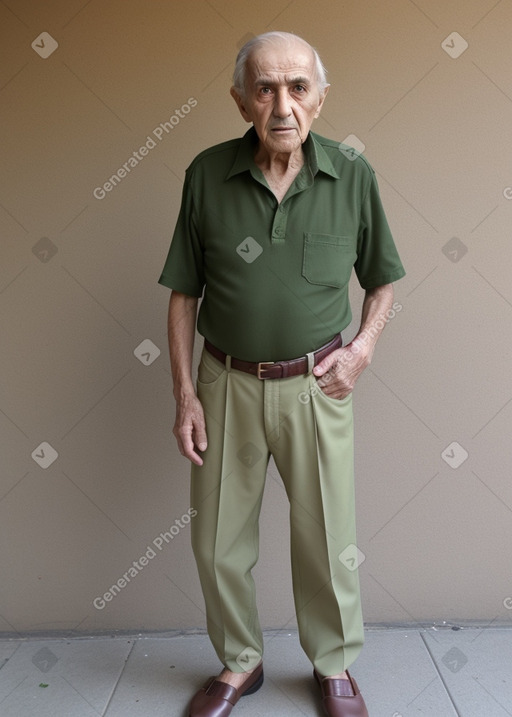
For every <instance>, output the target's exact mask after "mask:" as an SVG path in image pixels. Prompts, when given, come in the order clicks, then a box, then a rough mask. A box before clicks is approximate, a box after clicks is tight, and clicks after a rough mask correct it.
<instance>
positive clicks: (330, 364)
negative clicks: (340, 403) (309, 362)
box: [313, 342, 372, 400]
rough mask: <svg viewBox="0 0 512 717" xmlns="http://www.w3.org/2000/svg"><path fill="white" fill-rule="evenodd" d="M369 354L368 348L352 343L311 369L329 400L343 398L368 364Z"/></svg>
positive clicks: (333, 352) (370, 352)
mask: <svg viewBox="0 0 512 717" xmlns="http://www.w3.org/2000/svg"><path fill="white" fill-rule="evenodd" d="M371 354H372V351H371V350H370V347H368V346H361V344H360V343H358V344H357V345H355V344H354V342H352V343H350V344H347V346H343V348H341V349H336V350H335V351H332V352H331V353H330V354H329V355H328V356H326V357H325V358H324V359H323V361H321V362H320V363H319V364H318V366H315V368H314V369H313V374H314V375H315V376H317V377H318V379H319V380H318V385H319V386H320V388H321V389H322V391H323V392H324V393H325V394H326V395H327V396H330V397H331V398H337V399H338V400H341V399H343V398H345V397H346V396H348V394H349V393H351V391H352V390H353V388H354V386H355V383H356V381H357V379H358V378H359V376H360V375H361V373H362V372H363V371H364V369H365V368H366V367H367V366H368V364H369V363H370V360H371Z"/></svg>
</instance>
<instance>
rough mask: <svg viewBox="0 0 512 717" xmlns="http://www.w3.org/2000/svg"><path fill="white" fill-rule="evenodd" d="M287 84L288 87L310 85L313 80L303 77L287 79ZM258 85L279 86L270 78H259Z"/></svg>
mask: <svg viewBox="0 0 512 717" xmlns="http://www.w3.org/2000/svg"><path fill="white" fill-rule="evenodd" d="M285 82H286V84H287V85H309V84H310V82H311V80H310V79H309V78H308V77H303V76H302V75H300V76H297V77H290V78H289V79H288V78H285ZM255 84H256V85H275V84H279V83H278V82H276V81H275V80H273V79H272V78H270V77H259V78H258V79H257V80H256V82H255Z"/></svg>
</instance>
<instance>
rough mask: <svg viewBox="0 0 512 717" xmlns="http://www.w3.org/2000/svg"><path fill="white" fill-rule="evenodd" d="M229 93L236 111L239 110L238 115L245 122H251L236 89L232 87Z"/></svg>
mask: <svg viewBox="0 0 512 717" xmlns="http://www.w3.org/2000/svg"><path fill="white" fill-rule="evenodd" d="M229 92H230V95H231V97H232V98H233V99H234V100H235V102H236V105H237V107H238V109H239V110H240V114H241V115H242V117H243V118H244V120H245V121H246V122H252V118H251V116H250V114H249V112H247V109H246V107H245V101H244V99H243V98H242V97H241V95H240V94H239V93H238V91H237V90H236V88H235V87H232V88H231V89H230V91H229Z"/></svg>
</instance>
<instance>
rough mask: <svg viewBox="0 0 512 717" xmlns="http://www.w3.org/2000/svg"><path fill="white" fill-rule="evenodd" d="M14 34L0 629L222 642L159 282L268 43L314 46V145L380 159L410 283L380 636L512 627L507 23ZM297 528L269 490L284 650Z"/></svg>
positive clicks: (378, 466) (101, 24) (160, 18)
mask: <svg viewBox="0 0 512 717" xmlns="http://www.w3.org/2000/svg"><path fill="white" fill-rule="evenodd" d="M0 27H1V28H2V31H1V32H2V38H1V47H2V62H1V63H0V87H1V90H0V103H1V104H0V118H1V136H2V140H3V148H2V163H1V165H2V166H1V172H2V190H1V201H0V204H1V206H0V229H1V262H0V336H1V337H2V338H1V341H2V350H1V352H0V362H1V376H2V380H1V383H0V409H1V412H0V435H1V438H0V440H1V446H2V448H1V487H0V545H1V557H0V561H1V562H0V574H1V575H2V586H1V591H0V595H1V598H0V601H1V605H0V631H1V632H21V633H23V632H34V631H38V630H44V631H52V630H77V631H83V632H88V631H91V632H92V631H100V630H109V629H137V630H138V629H140V630H157V629H158V630H159V629H170V628H193V627H204V612H203V603H202V597H201V593H200V590H199V584H198V580H197V577H196V572H195V566H194V564H193V558H192V553H191V549H190V546H189V537H190V536H189V527H187V523H186V522H185V521H186V520H188V515H186V514H187V510H188V509H189V501H188V465H187V463H186V462H185V460H184V459H182V458H181V456H180V455H179V453H178V451H177V448H176V446H175V443H174V438H173V436H172V434H171V428H172V424H173V418H174V403H173V398H172V391H171V382H170V371H169V365H168V350H167V344H166V340H167V339H166V317H167V303H168V295H169V292H168V291H167V290H166V289H164V288H163V287H161V286H159V285H158V284H157V283H156V282H157V279H158V276H159V274H160V271H161V268H162V265H163V262H164V259H165V256H166V254H167V249H168V246H169V241H170V237H171V233H172V229H173V225H174V222H175V219H176V215H177V210H178V206H179V200H180V193H181V186H182V181H183V177H184V170H185V167H186V166H187V164H188V163H189V162H190V161H191V159H192V157H193V156H194V155H195V154H196V153H197V152H198V151H200V150H201V149H203V148H205V147H206V146H209V145H211V144H213V143H216V142H219V141H222V140H225V139H228V138H230V137H233V136H238V135H240V134H241V133H242V132H244V131H245V129H246V125H245V124H244V123H243V122H242V120H241V118H240V117H239V116H238V115H237V110H236V108H235V106H234V104H233V102H232V100H231V98H230V97H229V94H228V90H229V86H230V73H231V69H232V64H233V60H234V57H235V54H236V52H237V49H238V47H239V46H240V44H241V43H242V42H243V40H244V39H245V38H246V37H247V36H249V34H256V33H259V32H263V31H266V30H269V29H286V30H291V31H294V32H297V33H299V34H302V35H304V37H306V38H307V39H308V40H309V41H310V42H311V43H312V44H314V45H315V46H316V47H317V48H318V49H319V51H320V53H321V55H322V57H323V59H324V61H325V64H326V66H327V68H328V70H329V79H330V81H331V84H332V87H331V91H330V95H329V98H328V101H327V103H326V105H325V109H324V112H323V115H322V117H321V118H320V119H319V120H317V122H316V125H315V129H316V131H317V132H319V133H320V134H324V135H327V136H329V137H332V138H335V139H339V140H340V141H341V140H343V139H344V138H346V137H347V136H348V135H350V134H355V135H356V136H357V137H358V138H359V139H360V140H361V141H362V142H363V143H364V144H365V145H366V151H365V154H366V156H367V157H368V159H369V160H370V162H371V163H372V164H373V166H374V168H375V170H376V172H377V176H378V180H379V183H380V188H381V194H382V198H383V201H384V204H385V207H386V209H387V213H388V217H389V221H390V224H391V226H392V229H393V231H394V235H395V237H396V242H397V244H398V247H399V249H400V252H401V255H402V258H403V261H404V264H405V266H406V269H407V272H408V273H407V277H406V278H405V279H402V280H401V281H400V282H398V283H397V285H396V300H397V301H398V302H400V304H401V306H402V307H403V308H402V310H401V311H400V312H399V313H398V314H397V316H396V318H394V319H393V320H392V321H390V323H389V326H388V327H387V328H386V331H385V332H384V335H383V337H382V339H381V341H380V343H379V346H378V350H377V353H376V355H375V358H374V361H373V363H372V365H371V367H370V368H369V369H368V370H367V372H366V373H365V374H364V375H363V377H362V378H361V380H360V382H359V384H358V386H357V389H356V422H357V506H358V542H359V548H360V550H361V551H362V553H363V554H364V555H365V560H364V562H363V563H362V564H361V566H360V575H361V581H362V588H363V606H364V613H365V619H366V621H367V622H383V621H391V622H400V623H402V622H411V621H412V622H419V623H423V622H425V623H428V622H430V621H432V620H435V621H443V620H446V621H452V620H453V621H455V620H472V619H474V620H480V621H481V622H482V623H483V624H486V623H489V622H492V621H496V622H499V621H504V622H507V621H510V619H511V617H512V610H507V609H506V605H508V606H509V607H512V605H511V602H512V600H510V597H509V596H511V595H512V582H511V574H510V544H511V539H512V522H511V510H512V483H511V481H510V469H511V459H510V428H509V427H510V421H511V418H512V402H511V397H512V373H511V371H510V353H511V344H510V333H511V331H510V328H511V320H512V314H511V306H512V290H511V286H510V280H509V277H510V265H511V261H512V248H511V246H510V223H511V219H512V201H511V199H512V189H510V187H511V186H512V163H511V159H512V153H511V142H510V127H511V126H512V104H511V102H512V81H511V75H510V66H511V61H512V51H511V48H510V36H511V31H512V5H511V4H510V3H508V2H499V3H495V2H494V1H493V0H471V1H466V2H464V3H462V2H444V1H441V0H434V1H431V2H426V0H417V1H415V2H412V0H410V1H408V0H392V1H390V2H386V3H384V2H369V1H368V0H362V1H361V0H358V1H357V2H356V1H355V0H350V1H349V2H343V3H341V2H335V1H334V0H318V1H317V2H316V3H315V5H314V7H313V4H312V3H311V2H306V1H305V0H295V1H293V2H289V0H264V1H263V2H259V3H250V2H235V0H208V1H206V0H204V1H199V0H198V1H197V2H195V1H194V2H188V3H185V2H183V3H181V2H163V1H160V2H155V1H146V2H143V1H142V0H106V1H103V2H102V1H101V0H93V1H92V2H90V3H87V2H85V1H84V0H68V1H67V2H64V0H61V1H60V2H59V1H58V0H53V1H52V2H44V3H41V2H36V1H35V0H32V1H30V0H9V1H8V2H5V3H0ZM454 31H456V32H458V33H459V34H460V35H461V36H462V38H464V39H465V40H466V41H467V43H469V46H468V48H467V49H466V50H465V51H464V52H463V54H461V55H460V56H459V57H457V58H455V57H452V56H450V54H449V53H451V54H452V55H454V54H456V53H457V51H458V50H460V49H461V47H462V45H461V42H462V40H460V39H459V38H455V40H453V41H452V40H450V39H448V40H447V41H446V42H445V43H444V45H445V46H446V49H447V50H449V52H447V51H445V50H444V49H443V46H442V44H443V41H445V39H446V38H448V36H450V35H451V33H452V32H454ZM42 32H47V33H49V34H50V35H51V36H52V37H53V38H54V39H55V40H56V41H57V43H58V47H57V48H56V49H55V51H54V52H53V53H52V54H50V55H49V56H48V57H46V58H43V57H41V56H39V54H38V52H37V51H39V52H43V53H44V52H45V51H48V49H51V44H49V43H50V40H49V38H46V39H45V38H44V37H43V41H42V42H41V40H39V41H38V42H37V45H38V46H39V47H37V46H36V50H37V51H36V50H34V49H32V47H31V43H32V42H33V41H34V40H36V38H38V37H39V35H40V33H42ZM192 100H193V101H192ZM194 102H197V104H196V105H195V106H193V107H192V105H193V104H194ZM187 104H188V107H185V108H184V109H180V108H182V106H183V105H187ZM175 110H179V112H180V113H181V114H182V115H183V117H182V118H180V117H179V114H175ZM188 110H190V111H188ZM187 112H188V113H187ZM185 113H187V114H185ZM171 116H174V119H173V122H174V124H173V125H171V126H172V130H170V131H169V132H168V133H167V134H166V133H164V134H163V135H162V138H161V139H158V138H156V139H155V134H154V131H155V130H156V131H157V132H158V127H159V126H160V124H161V123H164V122H166V121H169V120H170V118H171ZM178 120H179V121H178ZM148 136H152V137H153V139H155V146H154V147H151V148H150V149H149V150H148V153H147V156H145V157H142V158H141V161H140V162H139V164H138V165H137V166H135V167H133V168H131V171H130V173H129V174H127V175H126V176H125V177H124V178H123V179H122V181H121V182H120V183H119V184H118V185H117V186H116V187H115V188H113V190H112V191H111V192H109V193H107V194H106V195H105V197H104V198H103V199H99V198H95V196H94V195H93V191H94V190H95V188H96V187H101V186H102V185H103V184H104V183H105V182H106V181H107V180H108V178H109V177H110V176H111V175H112V174H113V173H114V172H115V171H117V170H118V168H119V167H121V166H122V165H123V164H124V163H126V162H127V160H128V158H129V157H131V156H132V155H133V152H134V151H138V148H139V147H140V146H141V145H143V143H144V142H146V140H147V137H148ZM149 144H151V143H149ZM507 188H508V189H507ZM454 237H457V239H454ZM464 251H465V252H466V253H463V252H464ZM352 295H353V301H354V312H355V314H356V315H357V314H358V313H359V310H360V305H361V291H360V289H359V287H358V286H357V285H356V284H355V283H354V285H353V287H352ZM354 330H355V325H353V326H352V327H351V329H350V331H348V332H347V337H350V336H351V335H352V334H353V332H354ZM148 341H149V342H151V344H147V343H146V344H145V343H143V342H148ZM141 344H142V347H141V346H140V345H141ZM148 345H149V349H148V348H147V347H148ZM138 347H139V348H138ZM158 352H160V353H159V355H158V356H157V357H156V354H157V353H158ZM136 353H139V355H140V357H141V358H140V359H139V358H137V356H136V355H135V354H136ZM196 360H197V355H196ZM453 442H457V444H458V445H456V446H455V447H452V448H448V447H449V446H450V445H451V444H452V443H453ZM46 443H48V444H49V445H50V446H51V448H49V447H48V446H46V445H43V446H42V447H41V444H46ZM447 448H448V450H446V449H447ZM52 450H53V451H55V452H56V453H57V454H58V456H57V458H56V460H54V462H53V463H51V465H49V466H48V467H46V468H44V467H42V465H41V463H42V464H43V465H45V461H49V459H50V458H51V457H52ZM463 451H466V452H467V454H468V457H467V459H466V460H465V461H464V462H463V463H462V464H461V465H460V466H459V467H457V468H455V467H452V466H453V465H455V464H456V463H458V462H459V461H460V459H461V458H462V457H464V455H465V454H464V453H463ZM443 456H444V458H443ZM450 463H451V464H452V465H450ZM184 515H186V517H185V519H182V516H184ZM176 521H180V522H181V524H182V526H183V527H179V525H178V524H177V523H176ZM287 521H288V515H287V503H286V499H285V495H284V491H283V487H282V485H281V483H280V480H279V478H278V476H277V474H276V471H275V469H274V468H272V467H271V469H270V471H269V480H268V487H267V492H266V497H265V502H264V508H263V515H262V520H261V523H262V544H261V561H260V564H259V566H258V568H257V582H258V585H259V605H260V608H261V621H262V623H263V625H264V626H266V627H278V628H279V627H287V626H292V625H294V610H293V603H292V593H291V587H290V571H289V564H288V563H289V559H288V527H287ZM171 526H174V528H173V532H174V533H175V535H173V536H172V541H170V542H169V543H168V544H167V543H163V544H162V547H161V549H160V550H158V549H157V548H156V546H155V544H154V543H153V541H154V540H157V541H158V537H159V535H160V533H162V532H164V531H166V530H169V528H170V527H171ZM148 546H153V549H154V551H155V555H154V556H153V557H150V559H148V564H147V565H146V566H143V565H141V566H140V567H141V569H140V572H139V573H138V574H137V575H136V576H135V577H133V579H132V580H131V581H130V583H128V584H126V586H125V587H124V588H123V589H122V590H121V591H120V594H119V595H117V596H116V597H115V599H113V600H112V601H110V602H108V603H105V607H104V608H103V609H96V608H95V607H94V606H93V600H94V598H96V597H97V596H101V595H102V594H103V593H105V592H106V591H107V590H108V589H109V588H110V586H111V585H112V584H113V583H115V582H116V581H117V580H118V579H119V578H120V577H122V575H123V573H125V572H127V570H128V569H129V567H130V565H132V563H133V561H137V560H138V559H139V558H140V557H141V556H143V555H144V553H145V552H146V551H147V548H148ZM507 597H509V602H507V601H506V598H507ZM504 601H505V603H504Z"/></svg>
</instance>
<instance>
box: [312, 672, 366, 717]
mask: <svg viewBox="0 0 512 717" xmlns="http://www.w3.org/2000/svg"><path fill="white" fill-rule="evenodd" d="M346 673H347V677H348V680H345V679H344V678H332V677H322V676H321V675H319V674H318V672H317V671H316V670H314V671H313V674H314V676H315V680H316V681H317V682H318V684H319V685H320V689H321V690H322V706H323V708H324V712H325V714H326V715H327V716H328V717H368V711H367V709H366V705H365V703H364V700H363V696H362V695H361V693H360V692H359V687H358V686H357V682H356V681H355V680H354V678H353V677H352V676H351V675H350V674H349V672H348V670H346Z"/></svg>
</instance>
